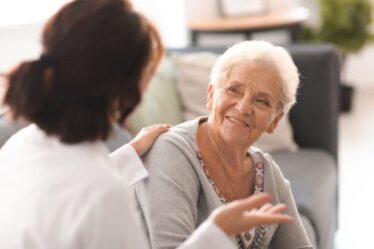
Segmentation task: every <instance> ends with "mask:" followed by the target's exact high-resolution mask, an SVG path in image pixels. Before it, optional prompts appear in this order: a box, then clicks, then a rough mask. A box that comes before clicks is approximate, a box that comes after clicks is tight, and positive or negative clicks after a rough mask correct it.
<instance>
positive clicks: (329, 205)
mask: <svg viewBox="0 0 374 249" xmlns="http://www.w3.org/2000/svg"><path fill="white" fill-rule="evenodd" d="M285 47H286V49H288V50H289V52H290V53H291V55H292V57H293V59H294V61H295V63H296V65H297V67H298V69H299V72H300V82H301V87H300V89H299V93H298V97H297V99H298V100H297V104H296V105H295V106H294V107H293V109H292V110H291V112H290V121H291V125H292V128H293V132H294V134H293V135H294V139H295V141H296V142H297V144H298V145H299V148H300V149H299V151H297V152H286V153H285V152H280V153H272V155H273V157H274V159H275V161H276V162H277V163H278V164H279V166H280V167H281V168H282V171H283V173H284V175H285V176H286V177H287V178H288V179H289V180H290V182H291V186H292V189H293V192H294V196H295V199H296V203H297V206H298V209H299V212H300V214H301V218H302V220H303V223H304V225H305V227H306V230H307V232H308V235H309V237H310V239H311V241H312V243H313V244H314V245H315V247H316V248H318V249H331V248H333V244H334V235H335V231H336V228H337V210H338V209H337V208H338V159H337V151H338V148H337V132H338V122H337V120H338V114H339V113H338V106H339V82H340V79H339V64H338V57H337V53H336V50H335V48H334V47H333V46H332V45H327V44H318V45H316V44H313V45H312V44H292V45H287V46H285ZM224 50H225V49H224V48H212V47H209V48H207V47H192V48H186V49H177V50H173V51H177V52H178V53H180V52H182V53H190V52H201V51H209V52H214V53H222V52H223V51H224Z"/></svg>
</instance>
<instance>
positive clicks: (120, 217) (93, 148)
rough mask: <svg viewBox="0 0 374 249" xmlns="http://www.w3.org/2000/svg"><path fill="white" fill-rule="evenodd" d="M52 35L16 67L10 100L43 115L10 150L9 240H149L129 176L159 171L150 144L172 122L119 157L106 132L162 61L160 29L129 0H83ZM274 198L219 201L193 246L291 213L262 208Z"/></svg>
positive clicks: (28, 113) (2, 157) (58, 19)
mask: <svg viewBox="0 0 374 249" xmlns="http://www.w3.org/2000/svg"><path fill="white" fill-rule="evenodd" d="M42 45H43V54H42V55H41V56H40V58H39V59H37V60H32V61H28V62H24V63H21V64H20V65H19V66H18V67H17V68H15V69H14V70H13V71H12V72H10V73H9V75H7V82H8V85H7V89H6V94H5V98H4V104H5V105H6V106H8V107H9V109H10V111H11V113H12V115H13V117H14V118H23V119H26V120H27V121H29V122H31V123H32V124H31V125H30V126H28V127H26V128H24V129H22V130H21V131H19V132H18V133H17V134H15V135H14V136H13V137H11V138H10V139H9V140H8V142H7V143H6V144H5V145H4V146H3V148H2V149H1V151H0V197H1V204H0V248H7V249H12V248H54V249H59V248H70V249H74V248H90V249H95V248H101V249H103V248H105V249H111V248H129V249H130V248H131V249H138V248H139V249H143V248H147V247H148V244H147V242H146V238H145V235H144V232H143V231H142V229H141V225H140V224H139V221H138V218H137V213H136V211H135V205H134V200H133V199H132V198H133V197H132V195H131V194H130V192H129V187H130V186H131V184H133V183H135V182H136V181H138V180H141V179H142V178H144V177H146V176H147V171H146V169H145V168H144V167H143V164H142V162H141V160H140V159H139V155H142V154H143V153H144V152H145V151H146V150H147V149H148V148H149V147H150V146H151V144H152V142H153V140H154V139H155V138H156V137H157V136H158V135H159V134H160V133H161V132H163V131H165V130H167V129H168V126H167V125H164V126H163V125H160V126H154V127H150V128H148V129H145V130H143V132H142V133H141V134H140V135H139V136H138V137H136V138H135V139H134V140H133V141H132V142H131V143H130V144H129V145H125V146H123V147H122V148H120V149H119V150H118V151H116V152H114V153H113V154H112V155H110V156H109V152H108V150H107V148H106V147H105V146H104V144H103V140H105V139H106V138H107V137H108V136H109V135H110V132H111V129H112V124H113V123H114V122H119V123H122V122H123V121H124V120H125V118H126V116H127V115H128V114H129V113H130V112H131V111H132V110H133V109H134V107H135V106H136V105H137V104H138V103H139V101H140V96H141V92H142V91H144V89H145V87H146V85H147V82H148V80H149V78H150V77H151V76H152V74H153V72H154V70H155V68H156V66H157V64H158V62H159V60H160V57H161V55H162V46H161V42H160V39H159V36H158V34H157V32H156V30H155V29H154V28H153V26H152V25H151V24H150V23H149V22H148V21H147V20H146V19H145V18H143V17H142V16H141V15H139V14H138V13H136V12H135V11H134V10H133V9H132V7H131V6H130V4H129V3H126V2H124V1H122V0H105V1H104V0H89V1H88V0H78V1H72V2H70V3H69V4H67V5H66V6H64V7H63V8H62V9H61V10H60V11H59V12H58V13H57V14H56V15H55V16H53V17H52V18H51V19H50V21H49V22H48V23H47V24H46V26H45V29H44V32H43V36H42ZM269 201H270V196H269V195H267V194H262V195H258V196H255V197H252V198H249V199H243V200H239V201H236V202H234V203H231V204H229V205H227V206H224V207H222V208H220V209H218V210H215V211H214V212H213V213H212V215H210V216H209V218H208V219H207V221H206V222H204V223H203V224H202V225H201V226H200V227H199V228H198V229H197V230H196V231H195V232H194V233H193V234H192V235H191V237H190V238H189V239H188V240H186V242H185V243H184V244H183V245H182V246H181V248H235V246H234V244H232V242H231V240H230V239H229V236H231V235H235V234H238V233H239V232H241V231H246V230H249V229H250V228H252V227H253V226H255V225H258V224H268V223H278V222H290V220H291V218H290V217H289V216H287V215H283V214H281V212H282V211H283V210H284V209H285V207H284V206H283V205H276V206H270V207H269V205H266V209H265V208H259V209H256V208H258V207H260V206H262V205H263V204H264V203H266V202H269ZM248 210H249V211H248Z"/></svg>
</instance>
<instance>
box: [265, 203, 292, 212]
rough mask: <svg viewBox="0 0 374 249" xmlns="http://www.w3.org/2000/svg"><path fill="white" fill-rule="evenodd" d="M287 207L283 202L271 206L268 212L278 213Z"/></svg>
mask: <svg viewBox="0 0 374 249" xmlns="http://www.w3.org/2000/svg"><path fill="white" fill-rule="evenodd" d="M286 209H287V206H286V205H285V204H283V203H281V204H278V205H275V206H271V207H270V208H269V209H268V210H267V211H266V212H268V213H272V214H276V213H282V212H283V211H285V210H286Z"/></svg>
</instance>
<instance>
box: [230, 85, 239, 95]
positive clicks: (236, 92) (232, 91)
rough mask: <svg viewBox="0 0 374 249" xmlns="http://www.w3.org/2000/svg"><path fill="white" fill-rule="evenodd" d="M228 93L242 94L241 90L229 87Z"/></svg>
mask: <svg viewBox="0 0 374 249" xmlns="http://www.w3.org/2000/svg"><path fill="white" fill-rule="evenodd" d="M228 91H229V93H233V94H240V90H239V89H238V88H237V87H229V88H228Z"/></svg>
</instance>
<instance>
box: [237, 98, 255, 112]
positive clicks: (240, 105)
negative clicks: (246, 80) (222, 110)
mask: <svg viewBox="0 0 374 249" xmlns="http://www.w3.org/2000/svg"><path fill="white" fill-rule="evenodd" d="M236 108H237V110H238V111H239V112H240V113H242V114H251V113H252V111H253V107H252V104H251V101H250V99H249V98H245V97H243V98H241V99H239V100H238V102H237V103H236Z"/></svg>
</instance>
